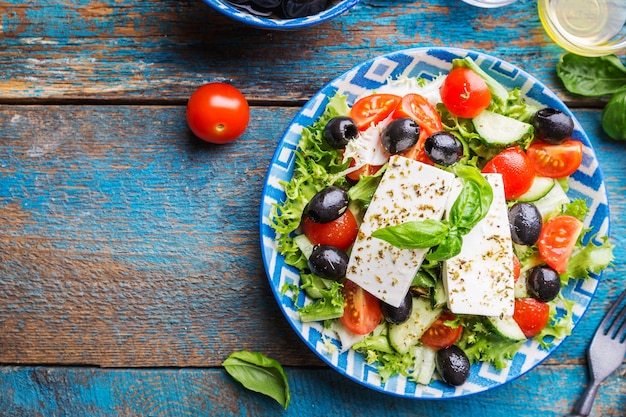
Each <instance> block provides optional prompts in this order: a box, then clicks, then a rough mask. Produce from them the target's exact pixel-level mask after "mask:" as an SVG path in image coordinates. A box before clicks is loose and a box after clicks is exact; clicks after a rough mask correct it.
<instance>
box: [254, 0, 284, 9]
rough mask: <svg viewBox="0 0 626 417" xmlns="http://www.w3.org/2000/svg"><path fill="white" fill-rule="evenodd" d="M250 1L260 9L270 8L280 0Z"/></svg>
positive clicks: (278, 3) (278, 4) (276, 5)
mask: <svg viewBox="0 0 626 417" xmlns="http://www.w3.org/2000/svg"><path fill="white" fill-rule="evenodd" d="M250 2H251V3H252V4H254V5H256V6H257V7H258V8H260V9H265V10H270V9H274V8H276V7H278V6H280V3H281V2H282V0H250Z"/></svg>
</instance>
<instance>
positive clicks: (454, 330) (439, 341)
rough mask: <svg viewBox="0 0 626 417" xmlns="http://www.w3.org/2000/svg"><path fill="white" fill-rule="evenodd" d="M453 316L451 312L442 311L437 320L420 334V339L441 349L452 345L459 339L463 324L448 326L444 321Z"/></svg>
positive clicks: (451, 318)
mask: <svg viewBox="0 0 626 417" xmlns="http://www.w3.org/2000/svg"><path fill="white" fill-rule="evenodd" d="M455 318H456V316H455V315H454V314H452V313H449V312H444V313H442V314H441V316H439V318H438V319H437V321H435V322H434V323H433V324H432V326H430V327H429V328H428V330H426V332H425V333H424V334H423V335H422V337H421V338H420V341H421V342H422V343H423V344H425V345H426V346H428V347H431V348H433V349H443V348H446V347H448V346H452V345H453V344H455V343H456V341H457V340H459V337H461V333H463V326H458V327H450V326H448V325H447V324H446V323H445V322H446V321H450V320H454V319H455Z"/></svg>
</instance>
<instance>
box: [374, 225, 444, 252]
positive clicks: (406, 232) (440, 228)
mask: <svg viewBox="0 0 626 417" xmlns="http://www.w3.org/2000/svg"><path fill="white" fill-rule="evenodd" d="M448 230H449V226H448V225H447V224H446V223H445V222H441V221H438V220H431V219H427V220H421V221H412V222H405V223H401V224H399V225H397V226H388V227H383V228H381V229H378V230H376V231H374V233H372V236H373V237H375V238H377V239H381V240H384V241H385V242H387V243H390V244H392V245H393V246H395V247H397V248H400V249H418V248H430V247H432V246H436V245H438V244H439V243H441V241H442V240H443V239H444V238H445V237H446V235H447V234H448Z"/></svg>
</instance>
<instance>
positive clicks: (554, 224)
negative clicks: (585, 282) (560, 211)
mask: <svg viewBox="0 0 626 417" xmlns="http://www.w3.org/2000/svg"><path fill="white" fill-rule="evenodd" d="M582 229H583V224H582V222H581V221H580V220H578V219H577V218H576V217H572V216H568V215H560V216H556V217H553V218H551V219H550V220H548V221H547V222H546V223H545V224H544V225H543V227H542V228H541V233H540V234H539V240H538V241H537V246H538V248H539V254H540V255H541V258H542V259H543V260H544V261H545V262H546V263H547V264H548V265H549V266H550V267H552V268H553V269H554V270H555V271H556V272H558V273H559V274H562V273H563V272H565V269H566V268H567V263H568V261H569V257H570V256H571V255H572V251H573V250H574V245H575V244H576V241H577V240H578V235H579V234H580V232H581V230H582Z"/></svg>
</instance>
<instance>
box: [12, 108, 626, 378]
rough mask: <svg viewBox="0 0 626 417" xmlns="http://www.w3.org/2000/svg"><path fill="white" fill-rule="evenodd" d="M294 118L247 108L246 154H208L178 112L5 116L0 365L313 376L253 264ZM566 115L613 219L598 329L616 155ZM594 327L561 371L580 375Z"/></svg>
mask: <svg viewBox="0 0 626 417" xmlns="http://www.w3.org/2000/svg"><path fill="white" fill-rule="evenodd" d="M296 110H297V109H295V108H291V107H289V108H280V107H275V108H272V107H253V108H252V121H251V126H250V128H249V130H248V131H247V132H246V134H245V135H244V136H243V137H242V138H240V139H239V140H238V141H237V142H235V143H233V144H230V145H225V146H212V145H208V144H205V143H203V142H200V141H198V140H196V139H194V138H193V137H192V135H191V134H190V132H189V131H188V128H187V126H186V122H185V118H184V107H183V106H109V107H94V106H0V124H2V126H4V130H3V134H2V143H3V146H1V147H0V239H1V241H2V244H1V245H0V305H2V306H3V308H2V309H0V363H5V364H66V365H77V364H84V365H98V366H103V367H126V366H128V367H143V366H165V367H167V366H217V365H219V364H220V363H221V361H222V360H223V359H224V358H225V357H226V356H228V354H230V353H231V352H232V351H235V350H239V349H248V350H263V351H265V352H266V353H267V354H269V355H272V356H275V357H277V358H278V359H279V360H281V361H282V362H284V364H285V365H288V366H297V365H311V366H319V365H321V361H319V360H318V359H317V357H316V356H314V355H313V354H312V353H311V352H309V351H308V350H307V349H306V348H305V347H304V345H303V344H302V343H301V342H300V341H299V339H298V338H297V336H296V335H295V333H294V332H293V331H292V330H291V329H290V327H289V326H288V325H287V323H286V321H285V320H284V319H283V318H282V316H281V313H280V310H279V309H278V307H277V305H276V301H275V300H274V297H273V294H272V293H271V290H270V288H269V285H268V284H267V279H266V276H265V273H264V271H263V265H262V261H261V257H260V249H259V234H258V207H259V204H260V195H261V188H262V184H263V180H264V176H265V172H266V169H267V166H268V164H269V161H270V159H271V155H272V153H273V151H274V148H275V146H276V144H277V143H278V141H279V138H280V137H281V135H282V131H283V130H284V129H285V128H286V126H287V125H288V124H289V122H290V120H291V118H292V117H293V116H294V115H295V112H296ZM577 114H578V115H579V116H580V118H581V122H582V123H583V125H584V126H585V127H586V128H587V129H588V130H589V134H590V135H591V136H592V137H593V138H594V143H595V144H596V148H597V152H598V158H599V159H600V161H601V164H602V166H603V169H604V174H605V176H606V178H607V187H608V190H609V192H610V195H611V201H612V203H613V211H612V213H611V218H612V219H613V227H612V234H613V240H614V242H615V244H616V245H617V249H616V262H615V265H614V266H613V267H612V268H611V269H609V271H608V272H607V273H606V274H605V280H604V282H603V285H602V286H601V289H600V292H599V298H598V302H596V303H593V306H592V310H593V318H594V319H596V318H597V320H599V317H600V314H599V311H602V310H603V309H604V308H605V303H604V302H603V298H605V297H609V298H610V297H614V295H615V294H614V292H615V287H616V286H618V285H623V284H620V283H621V282H623V281H622V277H623V276H624V272H626V271H625V269H626V265H625V264H624V259H625V258H626V256H625V254H624V250H625V248H626V245H625V244H624V239H625V238H624V236H625V235H626V233H625V232H624V228H625V226H624V223H623V222H621V221H618V219H620V218H621V216H623V211H624V207H626V201H625V198H626V197H625V196H624V190H623V185H622V184H623V182H622V180H621V178H622V176H623V167H624V165H623V161H624V159H625V158H626V148H624V147H623V146H622V144H621V143H616V142H612V141H609V140H606V139H604V138H602V136H601V132H600V130H599V124H598V123H599V117H600V112H599V111H597V110H595V111H593V110H591V111H578V112H577ZM619 187H621V189H620V188H619ZM233 213H234V215H233ZM594 321H595V320H594ZM596 324H597V321H596V322H595V323H593V322H592V321H589V322H588V321H584V320H583V322H582V323H581V325H580V327H579V329H577V331H576V334H577V335H578V334H580V336H581V337H580V338H578V339H576V340H577V342H576V343H570V344H568V348H567V349H560V354H561V356H560V357H559V358H558V359H557V361H574V362H577V363H580V361H581V360H582V358H583V356H584V354H583V350H584V347H585V345H586V340H588V337H589V336H590V335H591V333H592V331H593V329H594V328H595V325H596Z"/></svg>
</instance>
